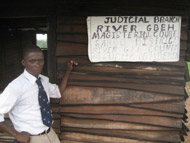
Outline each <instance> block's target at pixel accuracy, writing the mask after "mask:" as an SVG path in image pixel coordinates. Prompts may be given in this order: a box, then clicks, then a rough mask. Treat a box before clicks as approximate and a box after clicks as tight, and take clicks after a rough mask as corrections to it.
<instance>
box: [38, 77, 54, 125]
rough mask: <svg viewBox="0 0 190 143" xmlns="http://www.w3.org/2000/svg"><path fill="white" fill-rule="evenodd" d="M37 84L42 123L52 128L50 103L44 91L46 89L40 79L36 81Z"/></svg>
mask: <svg viewBox="0 0 190 143" xmlns="http://www.w3.org/2000/svg"><path fill="white" fill-rule="evenodd" d="M36 83H37V85H38V88H39V95H38V100H39V105H40V111H41V115H42V122H43V124H44V125H47V126H48V127H51V124H52V115H51V109H50V103H49V101H48V98H47V94H46V92H45V90H44V87H43V85H42V83H41V80H40V78H38V79H37V80H36Z"/></svg>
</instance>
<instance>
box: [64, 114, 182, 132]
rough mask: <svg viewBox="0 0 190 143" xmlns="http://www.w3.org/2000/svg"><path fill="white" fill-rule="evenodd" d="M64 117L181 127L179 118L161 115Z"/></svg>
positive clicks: (73, 115)
mask: <svg viewBox="0 0 190 143" xmlns="http://www.w3.org/2000/svg"><path fill="white" fill-rule="evenodd" d="M64 116H65V117H71V118H75V119H93V120H105V121H117V122H126V123H139V124H146V125H156V126H162V127H171V128H178V129H181V128H182V122H181V119H179V118H171V117H161V116H144V115H142V116H140V115H137V116H134V115H92V114H71V113H70V114H64Z"/></svg>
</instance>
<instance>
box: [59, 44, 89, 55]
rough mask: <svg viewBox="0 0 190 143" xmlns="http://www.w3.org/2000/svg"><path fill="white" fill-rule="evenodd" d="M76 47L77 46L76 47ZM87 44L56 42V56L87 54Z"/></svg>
mask: <svg viewBox="0 0 190 143" xmlns="http://www.w3.org/2000/svg"><path fill="white" fill-rule="evenodd" d="M76 47H77V48H76ZM87 53H88V50H87V45H86V44H78V43H69V42H58V43H57V48H56V56H63V55H67V56H68V55H87Z"/></svg>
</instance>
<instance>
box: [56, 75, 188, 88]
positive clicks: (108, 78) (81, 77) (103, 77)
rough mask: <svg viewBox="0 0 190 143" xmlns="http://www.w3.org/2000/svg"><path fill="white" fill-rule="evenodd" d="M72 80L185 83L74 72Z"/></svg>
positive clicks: (161, 79)
mask: <svg viewBox="0 0 190 143" xmlns="http://www.w3.org/2000/svg"><path fill="white" fill-rule="evenodd" d="M63 75H64V73H63V72H58V77H57V78H58V79H59V80H62V78H63ZM69 80H70V81H85V82H115V83H135V84H153V85H159V84H164V85H179V86H181V85H184V84H185V81H184V80H178V79H173V78H158V77H156V78H151V79H150V78H149V79H146V78H144V79H143V78H142V76H141V77H140V78H138V77H134V78H132V77H117V76H106V75H91V74H83V73H77V72H73V73H71V74H70V76H69Z"/></svg>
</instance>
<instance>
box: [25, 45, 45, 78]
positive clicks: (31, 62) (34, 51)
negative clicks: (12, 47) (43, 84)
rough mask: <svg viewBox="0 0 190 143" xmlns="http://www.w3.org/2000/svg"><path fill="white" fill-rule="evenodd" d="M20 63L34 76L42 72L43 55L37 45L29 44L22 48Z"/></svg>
mask: <svg viewBox="0 0 190 143" xmlns="http://www.w3.org/2000/svg"><path fill="white" fill-rule="evenodd" d="M22 65H23V66H25V68H26V70H27V71H28V72H29V73H30V74H32V75H33V76H35V77H38V75H39V74H40V73H41V72H42V69H43V66H44V55H43V52H42V50H41V49H40V48H39V47H38V46H31V47H28V48H26V49H25V50H24V52H23V60H22Z"/></svg>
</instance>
